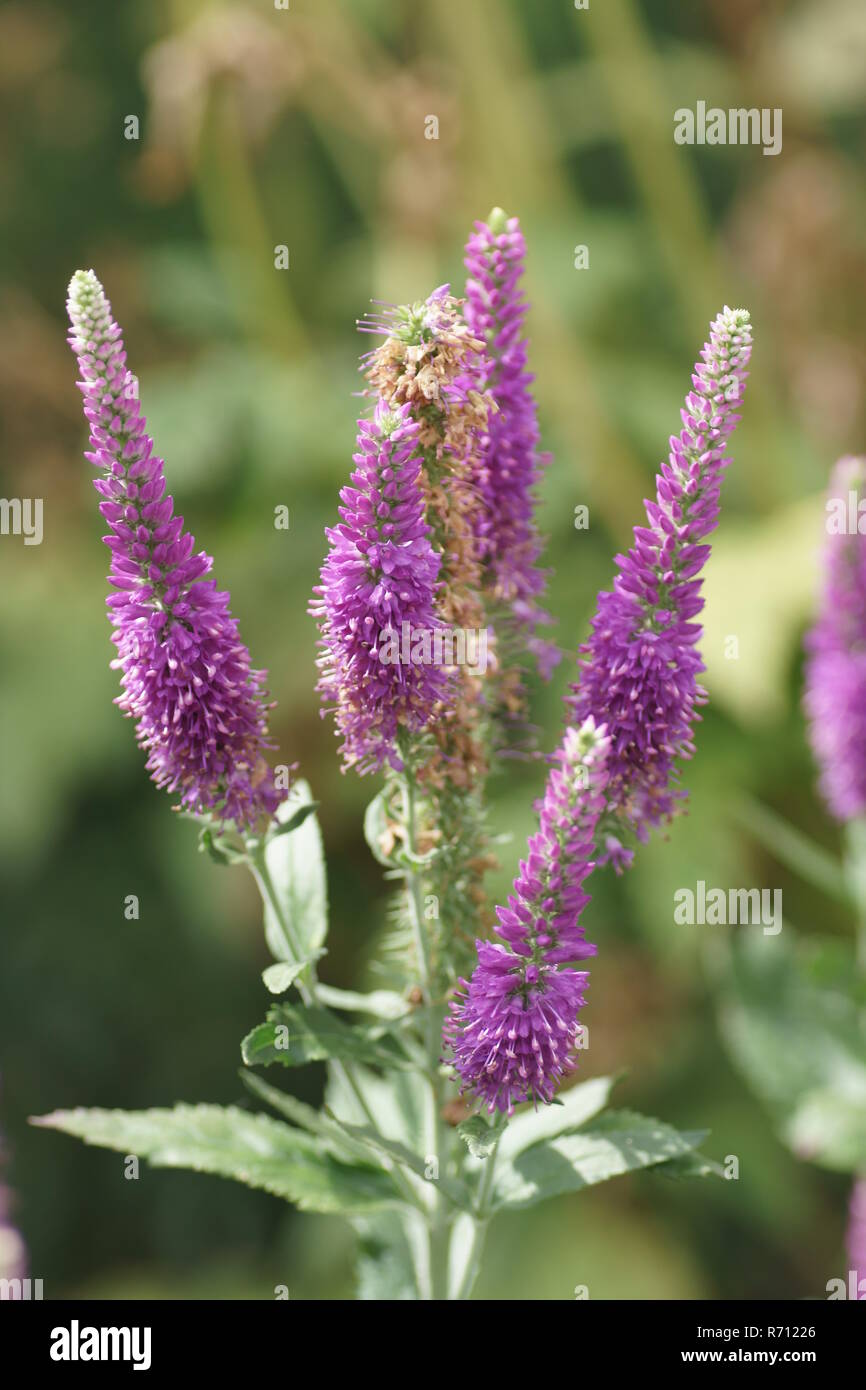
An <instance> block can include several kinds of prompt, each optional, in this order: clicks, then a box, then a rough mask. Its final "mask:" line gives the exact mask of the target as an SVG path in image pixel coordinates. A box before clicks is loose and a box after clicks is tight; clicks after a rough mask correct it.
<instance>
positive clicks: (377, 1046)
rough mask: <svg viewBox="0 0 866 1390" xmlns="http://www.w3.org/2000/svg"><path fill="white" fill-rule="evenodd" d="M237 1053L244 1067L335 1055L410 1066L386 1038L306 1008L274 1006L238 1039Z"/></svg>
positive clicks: (327, 1012) (288, 1064)
mask: <svg viewBox="0 0 866 1390" xmlns="http://www.w3.org/2000/svg"><path fill="white" fill-rule="evenodd" d="M241 1056H242V1057H243V1059H244V1061H245V1062H246V1064H247V1066H268V1065H270V1063H271V1062H280V1063H281V1064H282V1065H283V1066H284V1067H302V1066H305V1065H306V1064H307V1062H324V1061H328V1060H329V1059H331V1058H334V1059H336V1060H338V1061H342V1062H366V1063H367V1065H369V1066H380V1067H398V1068H399V1067H409V1066H411V1065H412V1063H411V1062H410V1061H409V1059H408V1058H407V1057H406V1055H405V1054H404V1053H403V1052H401V1051H400V1050H399V1049H398V1048H397V1047H396V1046H390V1045H389V1042H388V1039H387V1038H383V1037H381V1036H378V1034H377V1036H375V1037H372V1036H371V1034H370V1031H369V1030H368V1029H367V1030H365V1029H362V1028H359V1027H351V1026H350V1025H349V1024H348V1023H344V1022H343V1020H342V1019H340V1018H337V1016H336V1014H332V1013H331V1012H330V1010H328V1009H323V1008H320V1007H319V1005H317V1004H312V1005H309V1006H303V1005H300V1004H298V1005H295V1004H277V1005H275V1006H274V1007H273V1008H272V1009H271V1010H270V1011H269V1013H268V1017H267V1022H265V1023H260V1024H259V1026H258V1027H257V1028H254V1029H253V1030H252V1032H251V1033H248V1034H247V1036H246V1037H245V1038H244V1040H243V1042H242V1043H241Z"/></svg>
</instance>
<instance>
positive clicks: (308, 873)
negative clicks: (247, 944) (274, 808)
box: [264, 781, 328, 961]
mask: <svg viewBox="0 0 866 1390" xmlns="http://www.w3.org/2000/svg"><path fill="white" fill-rule="evenodd" d="M299 802H300V803H301V806H300V808H299V805H298V803H299ZM311 802H312V793H311V791H310V788H309V786H308V785H307V783H306V782H303V781H301V782H296V783H295V785H294V786H293V788H292V792H291V795H290V796H289V797H288V798H287V799H286V800H285V801H284V802H283V803H282V805H281V806H280V808H279V810H278V812H277V819H278V820H279V822H280V824H281V825H288V823H289V822H291V821H292V820H293V819H294V817H295V815H296V813H297V811H298V809H303V810H304V811H305V816H304V820H303V821H302V823H301V824H299V825H298V826H297V827H296V828H295V829H294V830H293V831H292V833H291V834H290V835H289V834H285V835H282V834H276V835H273V836H271V838H270V839H269V840H268V841H267V843H266V845H265V850H264V855H265V864H266V866H267V870H268V873H269V875H270V878H271V882H272V884H273V886H274V892H275V893H276V896H277V900H278V902H279V904H280V909H281V911H282V913H283V914H284V916H285V918H286V921H287V922H288V925H289V935H290V938H291V940H287V939H286V934H285V932H284V930H283V927H282V924H281V922H280V921H279V919H278V917H277V915H276V913H275V912H274V911H273V909H272V908H271V906H270V904H269V903H268V902H267V901H266V902H265V937H266V938H267V943H268V946H269V947H270V950H271V953H272V954H273V955H274V957H275V958H276V959H277V960H280V961H293V960H295V959H296V953H295V952H294V951H293V950H292V945H291V942H292V941H293V942H294V943H295V946H296V948H297V951H298V952H300V954H301V955H302V956H303V957H305V958H306V957H310V956H312V955H314V953H315V952H316V951H317V950H318V949H319V947H320V946H321V945H322V944H323V942H324V940H325V937H326V936H327V932H328V890H327V881H326V878H325V857H324V850H323V846H322V833H321V831H320V829H319V822H318V819H317V817H316V816H315V815H313V814H311V813H310V812H308V811H307V810H306V808H307V806H309V804H310V803H311Z"/></svg>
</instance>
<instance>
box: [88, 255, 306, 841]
mask: <svg viewBox="0 0 866 1390" xmlns="http://www.w3.org/2000/svg"><path fill="white" fill-rule="evenodd" d="M67 308H68V310H69V318H70V322H71V324H72V333H71V334H70V338H69V342H70V345H71V347H72V349H73V351H74V352H75V354H76V356H77V358H78V365H79V369H80V371H81V376H82V380H81V381H80V382H79V383H78V385H79V387H80V389H81V391H82V392H83V394H84V414H85V416H86V418H87V420H88V421H89V423H90V452H88V453H86V454H85V457H86V458H87V459H88V460H89V461H90V462H91V463H92V464H94V465H95V467H96V468H98V469H99V470H100V477H98V478H96V479H95V480H94V487H95V488H96V490H97V492H98V493H99V495H100V497H101V498H102V499H103V500H102V502H101V503H100V507H99V510H100V512H101V513H102V516H103V517H104V518H105V520H106V521H107V522H108V526H109V531H110V534H109V535H108V536H106V537H105V543H106V545H107V546H108V547H109V549H110V550H111V567H110V571H109V581H110V583H111V584H112V585H113V587H114V588H115V589H116V590H117V592H116V593H114V594H111V595H110V596H109V598H108V608H109V614H110V617H111V619H112V621H113V622H114V623H115V624H116V627H115V630H114V632H113V633H112V639H113V641H114V644H115V646H116V647H117V652H118V655H117V659H116V660H115V661H113V662H112V663H111V664H112V666H113V667H114V668H115V669H117V670H119V671H120V672H121V673H122V674H121V685H122V687H123V694H122V695H121V696H120V697H119V698H118V699H117V701H116V703H117V704H118V705H119V706H120V708H121V709H122V710H123V711H124V713H125V714H127V715H128V716H129V717H131V718H133V719H135V720H136V722H137V728H136V736H137V738H138V742H139V744H140V745H141V747H142V748H143V749H144V750H145V751H146V753H147V768H148V771H149V772H150V774H151V776H152V778H153V780H154V782H155V783H156V785H157V786H158V787H165V788H166V789H167V790H168V791H169V792H172V793H177V794H178V795H179V798H180V805H181V806H182V807H184V808H185V809H186V810H188V811H191V812H194V813H196V814H205V813H207V812H214V813H215V814H217V815H218V816H219V818H220V820H222V821H228V820H231V821H234V822H235V823H236V825H238V826H239V827H242V828H252V827H253V826H255V825H256V824H257V822H258V821H259V820H260V819H261V818H262V817H263V816H265V815H267V816H270V815H272V814H273V812H274V811H275V810H276V808H277V806H278V805H279V803H280V802H281V801H282V800H283V798H284V797H285V795H286V793H285V792H284V791H280V790H277V789H276V788H275V785H274V779H273V775H272V773H271V772H270V770H269V768H268V765H267V763H266V762H265V759H264V757H263V750H264V749H265V748H269V747H271V745H270V744H269V743H268V742H267V720H266V711H267V710H268V709H269V708H270V706H269V705H268V703H267V701H266V696H265V692H264V689H263V682H264V676H265V673H264V672H263V671H255V670H252V669H251V666H250V656H249V652H248V651H247V649H246V647H245V646H244V645H243V643H242V641H241V639H240V636H239V634H238V625H237V623H236V621H235V619H234V618H233V617H232V616H231V613H230V612H229V596H228V594H226V593H221V592H220V591H219V590H218V589H217V587H216V584H215V583H214V581H213V580H212V579H205V578H204V576H205V575H206V574H207V573H209V571H210V569H211V567H212V565H213V561H212V560H211V558H210V556H209V555H206V554H205V552H204V551H199V552H198V553H194V551H195V540H194V538H193V536H191V535H190V533H189V532H188V531H184V529H183V517H181V516H175V514H174V502H173V500H172V498H171V497H170V496H167V495H166V491H165V479H164V477H163V465H162V460H161V459H159V458H157V457H156V456H155V455H154V453H153V441H152V440H151V439H150V437H149V435H148V434H147V433H146V431H145V421H144V417H143V416H142V415H141V413H140V410H139V405H138V390H137V382H136V380H135V378H134V377H133V375H132V373H131V372H129V371H127V368H126V352H125V351H124V347H123V340H122V338H121V333H120V329H119V327H118V326H117V324H116V323H115V322H114V320H113V318H112V316H111V305H110V304H109V302H108V300H107V299H106V297H105V292H104V290H103V288H102V286H101V285H100V283H99V281H98V280H97V278H96V276H95V275H94V273H93V271H92V270H88V271H84V270H79V271H76V273H75V275H74V276H73V277H72V282H71V284H70V286H69V299H68V301H67Z"/></svg>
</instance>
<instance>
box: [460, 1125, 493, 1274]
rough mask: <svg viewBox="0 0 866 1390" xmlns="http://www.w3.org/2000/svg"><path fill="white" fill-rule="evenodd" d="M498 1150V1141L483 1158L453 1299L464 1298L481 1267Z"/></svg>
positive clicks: (489, 1216) (488, 1223) (490, 1213)
mask: <svg viewBox="0 0 866 1390" xmlns="http://www.w3.org/2000/svg"><path fill="white" fill-rule="evenodd" d="M498 1152H499V1141H498V1140H497V1142H496V1145H495V1147H494V1149H493V1151H492V1153H491V1154H490V1155H489V1157H488V1158H487V1159H486V1160H485V1163H484V1168H483V1169H482V1172H481V1180H480V1182H479V1184H478V1195H477V1199H476V1207H475V1211H474V1212H473V1215H472V1223H473V1229H472V1240H471V1242H470V1245H469V1250H468V1251H467V1254H466V1261H465V1264H464V1266H463V1273H462V1275H461V1277H460V1281H459V1283H458V1285H457V1289H456V1292H455V1294H454V1297H455V1299H466V1298H468V1297H469V1295H470V1294H471V1292H472V1290H473V1288H474V1287H475V1281H476V1279H477V1278H478V1274H479V1271H480V1269H481V1257H482V1255H483V1253H484V1242H485V1240H486V1238H487V1228H488V1226H489V1225H490V1218H491V1215H492V1212H490V1210H489V1209H488V1206H487V1203H488V1201H489V1199H490V1193H491V1191H492V1190H493V1174H494V1171H495V1168H496V1155H497V1154H498Z"/></svg>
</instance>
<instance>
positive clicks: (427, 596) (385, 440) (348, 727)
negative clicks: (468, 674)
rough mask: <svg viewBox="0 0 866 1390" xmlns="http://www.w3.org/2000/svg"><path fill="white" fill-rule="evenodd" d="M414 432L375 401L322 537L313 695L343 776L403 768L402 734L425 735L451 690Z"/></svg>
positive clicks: (406, 415)
mask: <svg viewBox="0 0 866 1390" xmlns="http://www.w3.org/2000/svg"><path fill="white" fill-rule="evenodd" d="M418 432H419V425H418V423H417V421H415V420H413V419H412V414H411V406H409V405H408V404H407V405H404V406H398V407H396V408H394V409H389V408H388V407H387V406H386V405H385V403H384V402H383V401H381V400H380V401H379V402H378V404H377V406H376V411H375V415H374V418H373V419H372V420H359V421H358V451H357V453H355V454H354V455H353V461H354V463H355V465H356V469H355V472H354V473H353V474H352V483H353V484H354V486H353V487H345V488H343V490H342V492H341V493H340V497H341V500H342V503H343V505H342V506H341V507H340V516H341V517H342V522H341V523H340V524H339V525H338V526H335V527H333V528H332V529H329V530H327V531H326V535H327V537H328V541H329V542H330V546H331V549H330V552H329V554H328V555H327V556H326V558H325V562H324V564H323V566H322V572H321V581H322V582H321V584H320V585H318V586H317V587H316V589H315V591H314V592H315V594H316V598H315V599H314V600H313V602H312V604H311V605H310V612H311V613H312V615H313V616H314V617H315V618H316V619H317V621H318V623H319V632H320V640H319V646H320V648H321V655H320V657H319V660H318V665H319V668H320V671H321V675H320V679H319V684H318V687H317V688H318V690H319V692H320V694H321V695H322V696H323V698H324V699H325V700H326V701H327V702H328V704H329V705H330V706H332V707H333V709H334V711H335V713H336V719H337V728H338V731H339V732H340V733H341V734H342V736H343V744H342V748H341V752H342V754H343V758H344V768H348V767H355V768H356V769H357V771H358V772H360V773H365V772H373V771H376V770H378V769H379V768H381V767H382V766H383V764H384V763H386V762H387V763H389V764H390V765H391V766H392V767H394V768H396V769H399V768H400V767H401V762H400V758H399V756H398V753H397V747H396V741H397V734H398V731H399V730H400V728H401V727H402V728H405V729H406V730H408V731H417V730H419V729H421V728H423V727H424V725H425V724H426V723H427V722H428V720H429V719H430V716H431V714H432V713H433V708H434V705H435V704H436V703H437V701H441V700H444V699H445V698H446V697H447V696H448V694H449V691H450V688H451V676H450V675H449V673H448V671H447V670H446V669H444V667H443V665H442V664H441V663H437V661H436V660H435V642H434V637H435V634H436V633H437V632H441V631H442V630H443V624H442V622H441V620H440V619H439V618H438V617H437V616H436V610H435V603H434V596H435V594H436V590H437V587H438V585H437V576H438V573H439V565H440V557H439V556H438V555H437V554H436V553H435V551H434V550H433V547H432V546H431V544H430V540H429V536H430V527H429V526H428V525H427V523H426V521H425V520H424V507H425V503H424V494H423V492H422V490H421V485H420V481H419V479H420V474H421V458H420V454H419V452H418ZM428 658H429V659H428ZM327 712H328V709H327V707H326V708H325V709H324V710H323V713H327Z"/></svg>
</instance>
